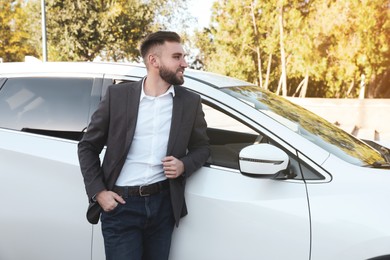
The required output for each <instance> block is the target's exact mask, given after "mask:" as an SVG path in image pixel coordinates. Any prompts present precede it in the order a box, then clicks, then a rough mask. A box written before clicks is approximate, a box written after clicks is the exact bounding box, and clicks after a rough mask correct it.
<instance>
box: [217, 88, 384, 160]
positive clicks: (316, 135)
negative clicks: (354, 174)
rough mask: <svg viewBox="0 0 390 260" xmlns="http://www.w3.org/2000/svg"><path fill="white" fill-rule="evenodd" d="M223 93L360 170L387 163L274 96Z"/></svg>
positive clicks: (256, 90)
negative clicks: (357, 166) (363, 167)
mask: <svg viewBox="0 0 390 260" xmlns="http://www.w3.org/2000/svg"><path fill="white" fill-rule="evenodd" d="M222 91H223V92H225V93H227V94H229V95H231V96H233V97H235V98H237V99H239V100H241V101H243V102H244V103H245V104H247V105H249V106H251V107H254V108H256V109H257V110H259V111H261V112H262V113H264V114H266V115H267V116H269V117H271V118H272V119H274V120H276V121H277V122H279V123H281V124H282V125H284V126H286V127H288V128H290V129H291V130H292V131H294V132H296V133H297V134H299V135H301V136H302V137H304V138H306V139H307V140H309V141H311V142H313V143H315V144H316V145H318V146H319V147H321V148H323V149H325V150H326V151H328V152H329V153H332V154H334V155H335V156H337V157H339V158H341V159H342V160H345V161H347V162H349V163H352V164H355V165H359V166H368V165H375V164H377V163H379V164H383V163H386V159H385V157H384V156H382V155H381V154H380V153H379V152H378V151H377V150H375V149H374V148H372V147H370V146H369V145H367V144H366V143H364V142H362V141H360V140H358V139H356V138H355V137H353V136H352V135H349V134H347V133H346V132H344V131H343V130H341V129H340V128H338V127H337V126H335V125H333V124H331V123H329V122H328V121H326V120H325V119H323V118H321V117H319V116H317V115H315V114H313V113H311V112H309V111H307V110H305V109H304V108H302V107H299V106H297V105H295V104H293V103H291V102H289V101H288V100H286V99H283V98H281V97H279V96H277V95H275V94H273V93H271V92H267V91H263V90H261V89H259V88H256V87H252V86H246V87H233V88H225V89H222Z"/></svg>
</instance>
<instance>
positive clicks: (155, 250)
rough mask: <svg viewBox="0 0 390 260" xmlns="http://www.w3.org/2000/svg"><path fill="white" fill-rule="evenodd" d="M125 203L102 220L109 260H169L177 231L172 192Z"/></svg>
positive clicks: (130, 198)
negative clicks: (172, 240)
mask: <svg viewBox="0 0 390 260" xmlns="http://www.w3.org/2000/svg"><path fill="white" fill-rule="evenodd" d="M124 199H125V201H126V204H124V205H122V204H119V205H118V206H117V207H116V208H115V209H114V210H113V211H110V212H103V213H102V216H101V222H102V231H103V237H104V246H105V251H106V259H107V260H141V259H142V260H164V259H166V260H167V259H168V257H169V250H170V247H171V237H172V232H173V227H174V217H173V212H172V205H171V200H170V194H169V190H165V191H162V192H160V193H158V194H154V195H150V196H147V197H140V196H129V197H127V198H124Z"/></svg>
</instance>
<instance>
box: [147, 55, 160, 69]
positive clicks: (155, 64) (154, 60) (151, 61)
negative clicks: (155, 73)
mask: <svg viewBox="0 0 390 260" xmlns="http://www.w3.org/2000/svg"><path fill="white" fill-rule="evenodd" d="M148 63H149V64H150V65H151V66H153V67H155V68H158V67H159V66H160V62H159V60H158V57H157V55H155V54H149V55H148Z"/></svg>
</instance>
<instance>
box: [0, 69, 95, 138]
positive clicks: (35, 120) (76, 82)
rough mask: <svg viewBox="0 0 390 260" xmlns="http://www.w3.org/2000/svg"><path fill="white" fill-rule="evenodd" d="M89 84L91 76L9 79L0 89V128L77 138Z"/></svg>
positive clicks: (86, 109) (84, 123)
mask: <svg viewBox="0 0 390 260" xmlns="http://www.w3.org/2000/svg"><path fill="white" fill-rule="evenodd" d="M92 85H93V79H92V78H35V77H26V78H9V79H8V80H7V81H6V82H5V84H4V86H3V87H2V88H1V90H0V127H3V128H9V129H14V130H21V131H27V132H34V133H39V134H46V135H51V136H58V137H62V138H69V139H76V140H77V139H78V138H79V136H80V134H81V133H82V131H83V129H84V128H85V127H86V126H87V122H88V117H89V107H90V99H91V91H92Z"/></svg>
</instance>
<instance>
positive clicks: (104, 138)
mask: <svg viewBox="0 0 390 260" xmlns="http://www.w3.org/2000/svg"><path fill="white" fill-rule="evenodd" d="M141 88H142V80H141V81H138V82H133V83H123V84H118V85H112V86H110V87H109V88H108V90H107V93H106V95H105V96H104V97H103V99H102V101H101V102H100V104H99V107H98V109H97V110H96V111H95V113H94V114H93V115H92V118H91V122H90V124H89V126H88V129H87V131H86V133H85V134H84V136H83V138H82V140H81V141H80V142H79V144H78V155H79V162H80V168H81V172H82V174H83V177H84V184H85V189H86V192H87V195H88V198H89V201H90V205H89V208H88V211H87V219H88V221H89V222H90V223H92V224H96V223H97V222H98V220H99V217H100V212H101V208H100V206H99V205H98V203H96V202H95V203H94V202H92V200H91V198H92V197H93V196H94V195H95V194H96V193H98V192H100V191H102V190H104V189H107V190H112V188H113V187H114V185H115V182H116V180H117V178H118V176H119V174H120V172H121V169H122V167H123V165H124V162H125V160H126V156H127V154H128V152H129V149H130V146H131V143H132V140H133V136H134V132H135V126H136V121H137V116H138V107H139V101H140V94H141ZM174 88H175V97H174V98H173V110H172V123H171V130H170V134H169V140H168V149H167V156H169V155H171V156H174V157H176V158H178V159H180V160H182V161H183V163H184V166H185V173H184V174H183V175H182V176H180V177H179V178H177V179H171V180H170V182H169V183H170V192H171V198H172V199H171V200H172V207H173V213H174V216H175V221H176V225H178V224H179V220H180V218H181V217H183V216H185V215H186V214H187V208H186V204H185V200H184V188H185V183H186V178H188V177H189V176H190V175H191V174H192V173H193V172H194V171H196V170H197V169H199V168H200V167H201V166H202V165H203V164H204V163H205V162H206V160H207V158H208V156H209V140H208V137H207V134H206V129H207V125H206V121H205V119H204V113H203V111H202V106H201V100H200V96H199V95H197V94H195V93H192V92H189V91H187V90H186V89H184V88H183V87H181V86H174ZM105 145H107V150H106V153H105V156H104V159H103V163H102V164H101V162H100V159H99V155H100V153H101V151H102V150H103V147H104V146H105Z"/></svg>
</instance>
